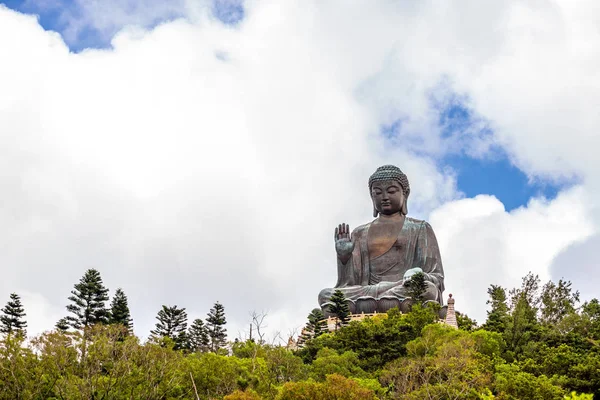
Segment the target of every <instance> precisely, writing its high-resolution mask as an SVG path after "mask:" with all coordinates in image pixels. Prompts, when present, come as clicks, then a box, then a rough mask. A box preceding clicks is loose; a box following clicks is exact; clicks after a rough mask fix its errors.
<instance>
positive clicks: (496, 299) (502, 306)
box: [483, 285, 508, 333]
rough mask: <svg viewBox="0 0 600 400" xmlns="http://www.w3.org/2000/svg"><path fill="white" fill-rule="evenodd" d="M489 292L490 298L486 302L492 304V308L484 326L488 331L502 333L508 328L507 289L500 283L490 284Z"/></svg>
mask: <svg viewBox="0 0 600 400" xmlns="http://www.w3.org/2000/svg"><path fill="white" fill-rule="evenodd" d="M487 292H488V295H489V296H490V298H489V300H488V301H486V304H490V305H491V307H492V308H491V310H490V311H488V312H487V320H486V321H485V324H484V325H483V328H484V329H485V330H486V331H490V332H499V333H502V332H504V331H505V330H506V326H507V323H508V304H507V303H506V300H507V299H506V290H504V288H503V287H501V286H498V285H490V287H489V288H488V290H487Z"/></svg>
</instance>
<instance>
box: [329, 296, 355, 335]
mask: <svg viewBox="0 0 600 400" xmlns="http://www.w3.org/2000/svg"><path fill="white" fill-rule="evenodd" d="M329 301H330V302H331V304H330V305H329V309H328V311H329V312H330V313H331V314H332V315H333V316H335V317H336V318H337V320H336V322H335V329H336V330H337V329H338V328H340V327H342V326H345V325H346V324H348V321H350V309H349V308H348V303H346V297H345V296H344V292H342V291H341V290H339V289H338V290H336V291H334V292H333V295H332V296H331V299H330V300H329Z"/></svg>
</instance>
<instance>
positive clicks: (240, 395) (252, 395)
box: [223, 389, 262, 400]
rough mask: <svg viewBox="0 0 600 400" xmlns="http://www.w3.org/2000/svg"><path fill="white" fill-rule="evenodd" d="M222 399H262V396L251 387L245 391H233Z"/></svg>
mask: <svg viewBox="0 0 600 400" xmlns="http://www.w3.org/2000/svg"><path fill="white" fill-rule="evenodd" d="M223 400H262V397H260V395H259V394H258V393H256V392H255V391H254V390H252V389H248V390H245V391H242V390H239V389H238V390H236V391H235V392H233V393H231V394H228V395H227V396H225V397H223Z"/></svg>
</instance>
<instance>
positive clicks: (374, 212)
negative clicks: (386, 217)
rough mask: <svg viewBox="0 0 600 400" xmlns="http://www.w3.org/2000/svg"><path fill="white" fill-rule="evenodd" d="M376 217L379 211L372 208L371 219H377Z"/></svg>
mask: <svg viewBox="0 0 600 400" xmlns="http://www.w3.org/2000/svg"><path fill="white" fill-rule="evenodd" d="M378 215H379V211H377V209H376V208H375V207H373V218H377V216H378Z"/></svg>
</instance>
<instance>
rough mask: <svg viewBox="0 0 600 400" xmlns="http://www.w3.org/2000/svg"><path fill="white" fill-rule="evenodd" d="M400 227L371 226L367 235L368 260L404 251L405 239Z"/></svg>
mask: <svg viewBox="0 0 600 400" xmlns="http://www.w3.org/2000/svg"><path fill="white" fill-rule="evenodd" d="M401 233H402V225H400V224H394V225H392V224H390V225H383V224H381V225H373V226H371V228H370V229H369V233H368V235H367V248H368V250H369V257H370V258H377V257H380V256H382V255H384V254H387V253H389V252H392V253H394V254H398V253H401V252H403V251H406V244H407V238H406V237H405V235H402V234H401Z"/></svg>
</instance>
